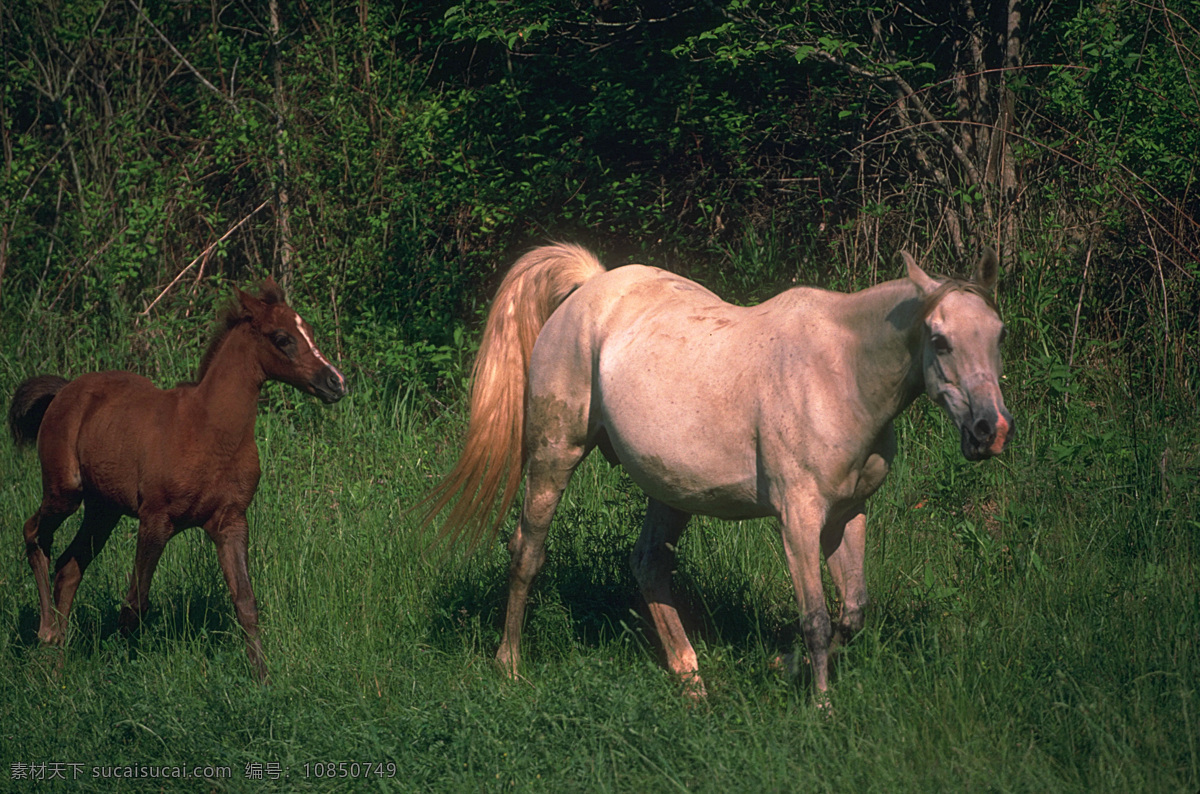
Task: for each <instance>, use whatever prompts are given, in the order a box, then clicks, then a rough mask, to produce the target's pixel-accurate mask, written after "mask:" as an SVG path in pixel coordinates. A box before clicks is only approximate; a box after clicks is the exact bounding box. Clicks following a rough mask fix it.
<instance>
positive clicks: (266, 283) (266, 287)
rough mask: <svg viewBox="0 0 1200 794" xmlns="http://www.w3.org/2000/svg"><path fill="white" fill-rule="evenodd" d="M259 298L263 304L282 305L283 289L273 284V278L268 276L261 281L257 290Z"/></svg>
mask: <svg viewBox="0 0 1200 794" xmlns="http://www.w3.org/2000/svg"><path fill="white" fill-rule="evenodd" d="M259 298H260V299H261V300H262V302H263V303H268V304H270V303H283V302H284V301H283V288H282V287H280V286H279V285H278V284H277V283H275V277H274V276H272V275H268V276H267V277H266V278H265V279H263V282H262V285H261V287H260V288H259Z"/></svg>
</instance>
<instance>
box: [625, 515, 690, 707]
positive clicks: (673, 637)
mask: <svg viewBox="0 0 1200 794" xmlns="http://www.w3.org/2000/svg"><path fill="white" fill-rule="evenodd" d="M690 518H691V515H690V514H689V513H685V512H683V511H682V510H676V509H675V508H673V507H670V506H668V505H666V504H663V503H662V502H660V501H658V500H657V499H651V500H650V503H649V504H648V505H647V506H646V520H645V521H644V523H643V524H642V534H641V535H640V536H639V537H638V540H637V543H636V544H635V545H634V547H633V553H632V554H631V555H630V558H629V562H630V565H631V566H632V568H633V575H634V577H635V578H636V579H637V581H638V586H639V587H640V588H641V591H642V597H643V598H645V599H646V604H647V606H649V607H650V616H651V618H653V620H654V628H655V630H656V631H658V636H659V639H661V640H662V644H663V648H664V649H665V650H666V654H667V666H668V667H670V668H671V672H673V673H675V674H676V675H678V676H679V677H680V678H681V679H683V682H684V683H685V684H686V685H687V686H688V690H689V693H690V694H692V695H693V696H695V697H703V696H704V694H705V691H704V681H703V680H702V679H701V678H700V667H699V664H698V663H697V660H696V651H695V649H693V648H692V644H691V643H690V642H689V641H688V638H687V634H686V633H685V632H684V630H683V623H682V622H681V621H680V619H679V610H678V609H676V608H675V599H674V597H673V596H672V594H671V571H672V570H673V569H674V567H675V546H676V544H677V543H678V542H679V536H680V535H681V534H683V530H684V528H685V527H686V526H687V523H688V519H690Z"/></svg>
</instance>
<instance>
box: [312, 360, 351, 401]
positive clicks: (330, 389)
mask: <svg viewBox="0 0 1200 794" xmlns="http://www.w3.org/2000/svg"><path fill="white" fill-rule="evenodd" d="M310 383H311V385H312V389H313V394H315V395H317V397H319V398H320V399H321V402H324V403H335V402H337V401H338V400H340V399H342V398H343V397H345V396H346V379H345V378H343V377H342V373H340V372H338V371H337V370H336V369H334V368H333V367H332V366H327V367H325V368H324V369H322V370H321V371H320V372H318V373H317V374H316V376H315V377H314V378H313V379H312V381H311V382H310Z"/></svg>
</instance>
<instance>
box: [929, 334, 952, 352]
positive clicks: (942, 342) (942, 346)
mask: <svg viewBox="0 0 1200 794" xmlns="http://www.w3.org/2000/svg"><path fill="white" fill-rule="evenodd" d="M929 343H930V344H931V345H933V349H934V350H936V351H937V352H938V354H944V353H949V352H950V340H949V339H947V338H946V337H944V336H942V335H941V334H934V335H933V336H931V337H929Z"/></svg>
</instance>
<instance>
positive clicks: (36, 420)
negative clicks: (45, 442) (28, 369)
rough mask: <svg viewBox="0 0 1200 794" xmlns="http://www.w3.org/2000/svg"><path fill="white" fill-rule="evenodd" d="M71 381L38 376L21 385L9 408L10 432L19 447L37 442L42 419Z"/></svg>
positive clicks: (52, 376) (54, 376)
mask: <svg viewBox="0 0 1200 794" xmlns="http://www.w3.org/2000/svg"><path fill="white" fill-rule="evenodd" d="M68 383H70V381H68V380H67V379H66V378H60V377H58V376H57V375H38V376H37V377H33V378H30V379H28V380H26V381H24V382H22V383H21V385H20V386H18V387H17V390H16V392H15V393H14V394H13V401H12V405H10V406H9V408H8V431H9V432H10V433H12V437H13V441H15V442H16V444H17V446H18V447H23V446H27V445H29V444H32V443H33V442H35V441H37V434H38V428H39V427H41V426H42V417H43V416H45V415H46V409H47V408H49V407H50V401H51V400H53V399H54V395H56V394H58V393H59V392H60V391H62V387H63V386H66V385H67V384H68Z"/></svg>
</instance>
